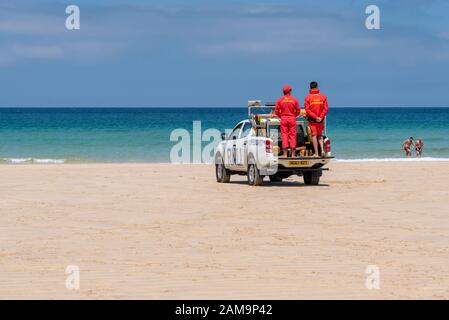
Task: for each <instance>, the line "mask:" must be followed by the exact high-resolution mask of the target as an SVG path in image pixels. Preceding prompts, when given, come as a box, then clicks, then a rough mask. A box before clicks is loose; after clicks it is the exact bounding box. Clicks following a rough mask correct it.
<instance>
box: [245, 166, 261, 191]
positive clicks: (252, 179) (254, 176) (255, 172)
mask: <svg viewBox="0 0 449 320" xmlns="http://www.w3.org/2000/svg"><path fill="white" fill-rule="evenodd" d="M247 175H248V184H249V185H250V186H262V185H263V178H264V177H263V176H261V175H260V172H259V169H257V166H256V165H255V164H252V163H251V164H249V165H248V174H247Z"/></svg>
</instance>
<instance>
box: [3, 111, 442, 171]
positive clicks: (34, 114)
mask: <svg viewBox="0 0 449 320" xmlns="http://www.w3.org/2000/svg"><path fill="white" fill-rule="evenodd" d="M245 117H247V109H246V108H0V162H1V163H64V162H68V163H70V162H169V161H170V150H171V148H172V147H173V146H174V145H175V144H176V143H177V142H176V141H170V134H171V132H172V131H173V130H174V129H177V128H183V129H186V130H188V131H190V132H191V131H192V122H193V121H195V120H199V121H201V128H202V130H203V131H204V130H206V129H208V128H216V129H219V130H221V131H223V130H225V129H230V128H232V127H233V126H234V125H235V124H236V123H237V122H238V121H240V120H242V119H244V118H245ZM327 124H328V136H329V137H330V138H331V141H332V152H333V153H334V155H335V156H336V158H337V159H340V160H354V159H383V160H388V159H396V158H403V157H404V153H403V151H402V149H401V144H402V141H403V140H404V139H405V138H407V137H410V136H413V137H414V138H423V139H424V141H425V147H424V157H425V159H427V160H431V159H433V158H445V159H446V158H449V108H333V109H332V108H331V110H330V111H329V115H328V121H327Z"/></svg>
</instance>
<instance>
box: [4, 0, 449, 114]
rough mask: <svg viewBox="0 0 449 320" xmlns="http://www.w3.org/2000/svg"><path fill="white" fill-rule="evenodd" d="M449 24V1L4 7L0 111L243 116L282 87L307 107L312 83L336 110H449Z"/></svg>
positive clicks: (22, 0)
mask: <svg viewBox="0 0 449 320" xmlns="http://www.w3.org/2000/svg"><path fill="white" fill-rule="evenodd" d="M69 4H77V5H78V6H79V7H80V10H81V30H77V31H68V30H66V29H65V19H66V14H65V7H66V6H67V5H69ZM368 4H376V5H378V6H379V7H380V10H381V27H382V29H381V30H367V29H366V28H365V19H366V17H367V15H366V14H365V8H366V6H367V5H368ZM447 15H449V2H448V1H444V0H427V1H424V0H423V1H418V0H395V1H385V0H371V1H364V0H340V1H330V0H329V1H325V0H322V1H319V0H315V1H279V0H278V1H274V0H273V1H243V0H241V1H237V0H234V1H211V0H209V1H198V0H196V1H167V0H164V1H156V0H155V1H144V0H134V1H132V0H128V1H120V0H107V1H106V0H78V1H76V0H71V1H50V0H40V1H33V0H14V1H12V0H11V1H6V0H0V107H43V106H49V107H108V106H112V107H182V106H186V107H208V106H211V107H234V106H235V107H238V106H245V105H246V101H247V100H248V99H256V98H258V99H262V100H264V101H267V100H269V101H272V100H274V99H275V98H276V97H277V96H278V95H279V94H280V88H281V87H282V86H283V85H284V84H290V85H292V86H293V88H294V94H295V95H296V96H297V97H298V98H299V99H300V101H301V100H303V98H304V95H305V94H306V93H307V86H308V82H309V81H311V80H317V81H319V83H320V86H321V89H322V91H324V92H325V93H327V94H328V96H329V101H330V103H331V106H336V107H344V106H449V90H448V88H449V78H448V72H449V19H448V17H447Z"/></svg>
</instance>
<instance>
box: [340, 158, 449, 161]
mask: <svg viewBox="0 0 449 320" xmlns="http://www.w3.org/2000/svg"><path fill="white" fill-rule="evenodd" d="M335 161H336V162H421V161H423V162H425V161H432V162H436V161H449V158H433V157H422V158H361V159H335Z"/></svg>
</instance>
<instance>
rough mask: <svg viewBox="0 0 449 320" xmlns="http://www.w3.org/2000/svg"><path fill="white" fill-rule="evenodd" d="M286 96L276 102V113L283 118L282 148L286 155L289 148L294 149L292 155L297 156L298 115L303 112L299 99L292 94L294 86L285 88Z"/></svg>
mask: <svg viewBox="0 0 449 320" xmlns="http://www.w3.org/2000/svg"><path fill="white" fill-rule="evenodd" d="M283 92H284V96H283V97H280V98H279V99H278V101H277V102H276V108H275V109H274V113H275V114H276V115H277V116H278V117H279V118H280V119H281V136H282V149H283V153H284V156H287V155H288V149H289V148H291V150H292V157H295V156H296V117H297V116H299V113H300V112H301V107H300V105H299V102H298V100H297V99H296V98H295V97H293V96H291V92H292V88H291V87H290V86H285V87H284V88H283Z"/></svg>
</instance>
